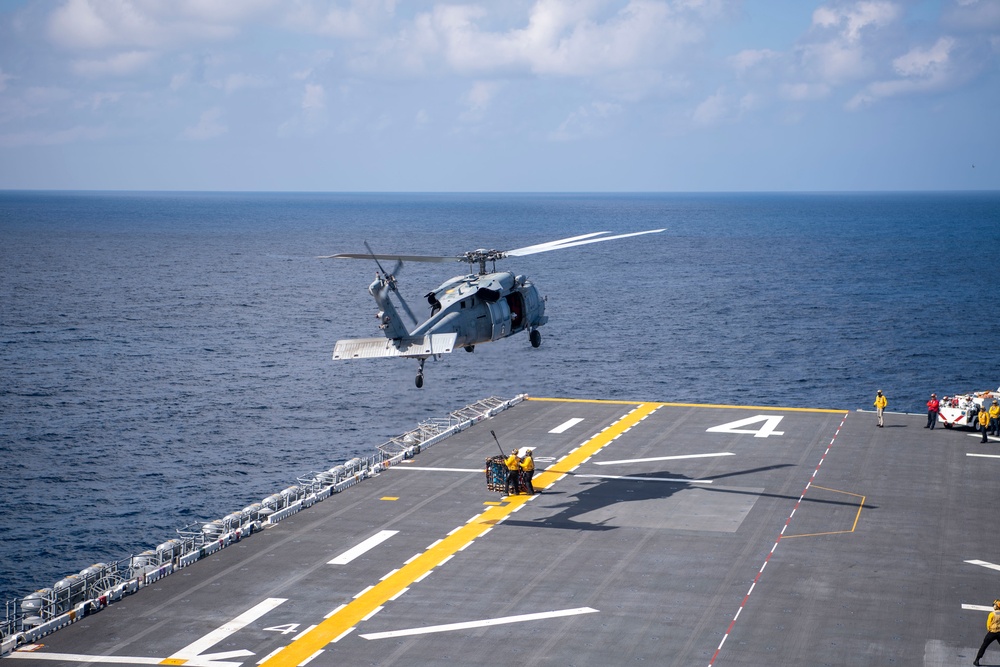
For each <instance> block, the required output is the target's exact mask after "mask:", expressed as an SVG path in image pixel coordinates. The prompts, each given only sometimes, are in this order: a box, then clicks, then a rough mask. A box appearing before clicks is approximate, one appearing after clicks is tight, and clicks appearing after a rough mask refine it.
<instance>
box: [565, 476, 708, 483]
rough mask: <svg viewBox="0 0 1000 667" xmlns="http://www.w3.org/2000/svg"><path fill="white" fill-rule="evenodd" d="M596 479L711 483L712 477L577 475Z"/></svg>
mask: <svg viewBox="0 0 1000 667" xmlns="http://www.w3.org/2000/svg"><path fill="white" fill-rule="evenodd" d="M577 477H590V478H595V479H627V480H630V481H633V482H673V483H675V484H678V483H679V484H711V483H712V480H710V479H672V478H669V477H628V476H624V475H577Z"/></svg>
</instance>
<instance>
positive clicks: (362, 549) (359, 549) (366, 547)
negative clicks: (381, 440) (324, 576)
mask: <svg viewBox="0 0 1000 667" xmlns="http://www.w3.org/2000/svg"><path fill="white" fill-rule="evenodd" d="M390 470H392V468H390ZM398 532H399V531H398V530H383V531H381V532H378V533H375V534H374V535H372V536H371V537H369V538H368V539H367V540H365V541H364V542H362V543H361V544H359V545H357V546H356V547H353V548H351V549H348V550H347V551H345V552H344V553H342V554H340V555H339V556H337V557H336V558H334V559H333V560H331V561H329V562H327V565H347V564H348V563H350V562H351V561H352V560H354V559H355V558H357V557H358V556H360V555H362V554H364V553H366V552H368V551H370V550H372V549H374V548H375V547H377V546H378V545H380V544H382V543H383V542H385V541H386V540H387V539H389V538H390V537H392V536H393V535H395V534H396V533H398Z"/></svg>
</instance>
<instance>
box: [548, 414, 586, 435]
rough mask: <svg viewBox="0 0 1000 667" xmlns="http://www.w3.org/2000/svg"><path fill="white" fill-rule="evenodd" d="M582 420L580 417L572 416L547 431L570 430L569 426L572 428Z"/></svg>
mask: <svg viewBox="0 0 1000 667" xmlns="http://www.w3.org/2000/svg"><path fill="white" fill-rule="evenodd" d="M582 421H583V419H582V418H581V417H573V418H572V419H567V420H566V421H564V422H563V423H562V424H559V426H556V427H555V428H554V429H552V430H551V431H549V433H565V432H566V431H568V430H570V429H571V428H573V427H574V426H576V425H577V424H579V423H580V422H582Z"/></svg>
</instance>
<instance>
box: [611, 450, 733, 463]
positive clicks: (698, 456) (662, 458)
mask: <svg viewBox="0 0 1000 667" xmlns="http://www.w3.org/2000/svg"><path fill="white" fill-rule="evenodd" d="M714 456H736V455H735V454H733V453H732V452H714V453H712V454H682V455H680V456H655V457H653V458H649V459H621V460H619V461H594V465H597V466H613V465H619V464H622V463H650V462H651V461H679V460H681V459H705V458H709V457H714Z"/></svg>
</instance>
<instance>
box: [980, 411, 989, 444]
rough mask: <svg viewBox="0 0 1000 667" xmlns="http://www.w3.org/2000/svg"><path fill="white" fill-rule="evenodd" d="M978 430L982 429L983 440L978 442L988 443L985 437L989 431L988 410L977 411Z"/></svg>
mask: <svg viewBox="0 0 1000 667" xmlns="http://www.w3.org/2000/svg"><path fill="white" fill-rule="evenodd" d="M979 428H981V429H983V439H982V440H980V442H989V440H990V439H989V438H987V437H986V433H987V432H988V431H989V430H990V412H989V410H980V411H979Z"/></svg>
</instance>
